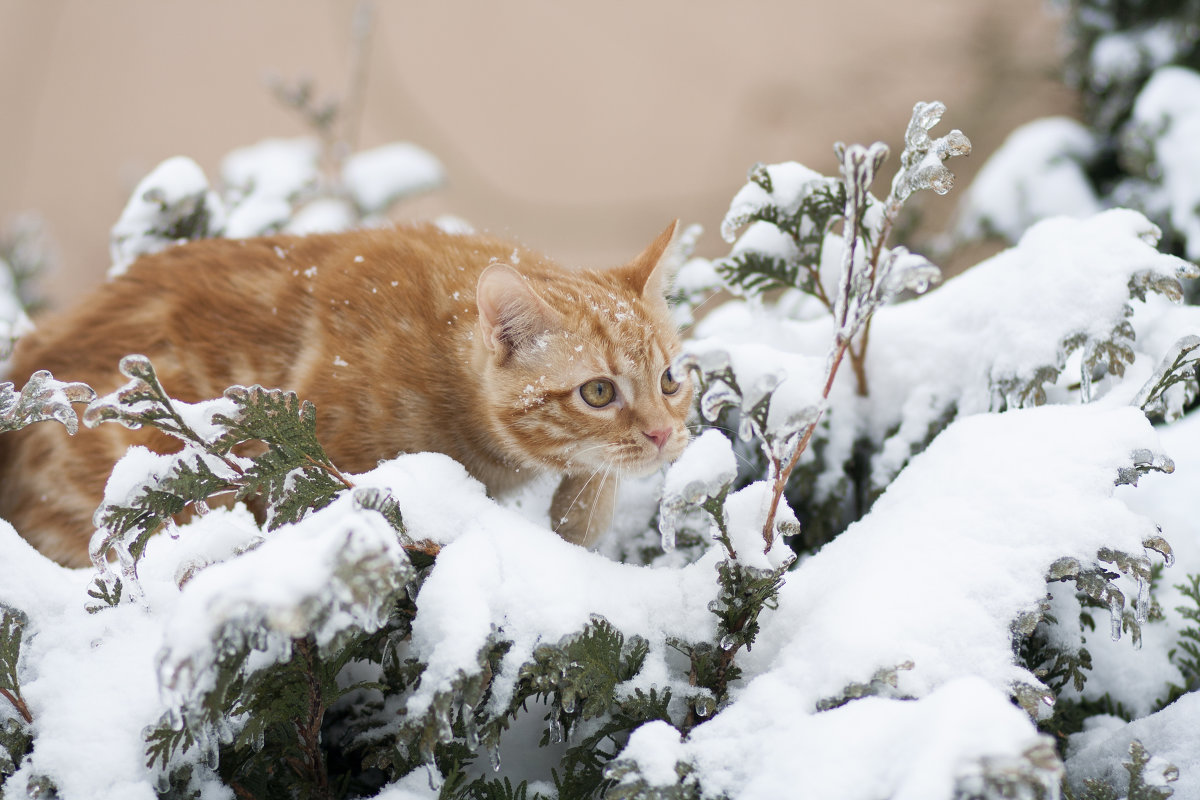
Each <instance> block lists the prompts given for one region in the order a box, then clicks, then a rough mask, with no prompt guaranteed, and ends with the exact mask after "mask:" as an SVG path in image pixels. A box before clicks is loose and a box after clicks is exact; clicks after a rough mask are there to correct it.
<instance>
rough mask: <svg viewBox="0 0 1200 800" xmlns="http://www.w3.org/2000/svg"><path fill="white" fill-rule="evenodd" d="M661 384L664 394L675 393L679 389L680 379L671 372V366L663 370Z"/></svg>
mask: <svg viewBox="0 0 1200 800" xmlns="http://www.w3.org/2000/svg"><path fill="white" fill-rule="evenodd" d="M659 384H660V385H661V386H662V391H663V394H675V393H676V392H678V391H679V381H677V380H675V376H674V375H672V374H671V368H670V367H668V368H667V369H665V370H663V374H662V379H661V380H660V381H659Z"/></svg>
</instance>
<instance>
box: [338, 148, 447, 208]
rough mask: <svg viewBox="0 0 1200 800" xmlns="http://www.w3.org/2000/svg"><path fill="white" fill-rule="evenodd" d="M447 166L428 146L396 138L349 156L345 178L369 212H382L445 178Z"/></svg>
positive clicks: (360, 204) (344, 180) (356, 197)
mask: <svg viewBox="0 0 1200 800" xmlns="http://www.w3.org/2000/svg"><path fill="white" fill-rule="evenodd" d="M445 179H446V178H445V170H444V169H443V168H442V165H441V163H440V162H439V161H438V160H437V159H436V158H435V157H434V156H433V155H432V154H431V153H429V152H428V151H427V150H425V149H423V148H421V147H418V146H417V145H415V144H410V143H408V142H394V143H392V144H386V145H382V146H380V147H376V148H373V149H371V150H363V151H361V152H359V153H355V154H354V155H352V156H350V157H349V158H347V159H346V163H345V166H344V167H343V168H342V181H343V182H344V183H345V185H346V188H347V190H349V192H350V196H351V197H353V198H354V202H355V203H356V204H357V205H358V207H359V208H360V209H362V211H363V212H364V214H366V215H372V214H380V213H382V212H384V211H386V210H387V207H388V206H389V205H391V204H392V203H394V202H395V201H396V200H398V199H400V198H402V197H405V196H407V195H410V194H415V193H417V192H423V191H427V190H429V189H432V188H434V187H436V186H440V185H441V184H442V183H444V182H445Z"/></svg>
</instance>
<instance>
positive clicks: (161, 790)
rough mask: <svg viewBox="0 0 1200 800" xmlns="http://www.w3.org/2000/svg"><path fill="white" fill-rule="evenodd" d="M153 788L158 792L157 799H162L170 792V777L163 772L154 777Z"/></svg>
mask: <svg viewBox="0 0 1200 800" xmlns="http://www.w3.org/2000/svg"><path fill="white" fill-rule="evenodd" d="M154 787H155V789H157V790H158V795H159V797H162V796H163V795H165V794H166V793H167V792H169V791H171V775H170V773H168V772H166V771H163V772H160V773H158V774H157V775H155V776H154Z"/></svg>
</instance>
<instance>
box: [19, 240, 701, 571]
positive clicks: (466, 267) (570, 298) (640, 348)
mask: <svg viewBox="0 0 1200 800" xmlns="http://www.w3.org/2000/svg"><path fill="white" fill-rule="evenodd" d="M674 230H675V225H674V224H672V225H671V226H670V227H668V228H667V230H665V231H664V232H663V233H662V234H661V235H660V236H659V237H658V239H657V240H655V242H654V243H653V244H651V245H650V246H649V247H648V248H647V249H646V250H645V251H644V252H643V253H642V254H641V255H639V256H638V257H637V258H635V259H634V260H633V261H631V262H630V263H629V264H627V265H625V266H622V267H619V268H615V269H608V270H585V269H567V268H564V267H561V266H558V265H556V264H554V263H553V262H551V261H549V260H548V259H546V258H545V257H543V256H541V255H538V254H536V253H534V252H531V251H529V250H526V249H525V248H523V247H521V246H519V245H514V244H513V243H511V242H506V241H503V240H500V239H495V238H492V237H490V236H483V235H474V234H469V235H468V234H450V233H446V232H443V231H440V230H438V229H436V228H433V227H419V228H401V227H398V228H393V229H380V230H363V231H354V232H349V233H342V234H330V235H312V236H306V237H294V236H271V237H265V238H259V239H247V240H227V239H206V240H200V241H196V242H191V243H188V244H182V245H178V246H175V247H171V248H168V249H167V250H164V251H162V252H159V253H156V254H153V255H148V256H143V257H142V258H140V259H139V260H138V261H137V262H136V263H134V264H133V265H132V266H131V267H130V269H129V270H128V271H127V272H126V273H125V274H124V275H122V276H120V277H118V278H116V279H114V280H112V281H110V282H108V283H106V284H104V285H103V286H102V287H100V288H99V289H98V290H97V291H96V292H95V293H94V294H93V295H92V296H91V297H90V298H88V299H86V300H85V301H83V302H82V304H81V305H80V306H79V307H77V308H76V309H75V310H73V311H71V312H69V313H66V314H64V315H62V316H59V317H58V318H54V319H47V320H44V321H42V322H41V323H40V324H39V326H38V328H37V330H36V331H34V332H33V333H31V334H29V335H28V336H26V337H25V338H24V339H22V340H21V341H20V343H19V344H18V346H17V348H16V353H15V355H14V361H13V369H12V374H11V378H10V379H11V380H13V381H14V382H15V383H16V385H17V386H21V385H22V384H23V383H24V381H25V380H26V379H27V378H28V377H29V375H30V374H31V373H32V372H33V371H35V370H38V369H49V370H50V371H51V372H53V373H54V376H55V377H56V378H59V379H60V380H73V381H83V382H85V383H88V384H89V385H91V386H92V387H93V388H94V389H96V391H97V392H99V393H100V394H105V393H108V392H110V391H112V390H114V389H115V388H117V387H118V386H120V385H121V384H123V383H124V379H123V378H122V377H121V376H120V374H119V373H118V372H117V363H118V362H119V361H120V359H121V357H123V356H125V355H127V354H130V353H140V354H143V355H146V356H148V357H149V358H150V359H151V361H152V362H153V363H154V366H155V368H156V370H157V372H158V375H159V378H160V379H161V381H162V384H163V386H164V387H165V388H166V390H167V391H168V392H169V393H171V395H172V396H173V397H176V398H178V399H180V400H184V401H187V402H195V401H199V400H204V399H208V398H212V397H219V396H220V395H221V393H222V392H223V391H224V390H225V388H226V387H228V386H231V385H234V384H242V385H247V386H248V385H251V384H255V383H258V384H261V385H263V386H267V387H273V388H274V387H278V388H284V389H290V390H292V391H295V392H296V393H297V394H299V396H300V397H301V398H303V399H307V400H311V401H312V402H313V403H315V404H316V407H317V423H318V428H317V433H318V437H319V438H320V440H321V442H322V444H323V445H324V446H325V448H326V450H327V452H328V453H329V456H330V458H331V459H332V460H333V462H334V463H335V464H337V465H338V466H339V468H341V469H342V470H345V471H347V472H362V471H366V470H369V469H371V468H373V467H374V466H375V465H376V464H377V463H378V462H379V461H381V460H384V459H388V458H392V457H394V456H396V455H398V454H400V453H406V452H419V451H427V450H432V451H438V452H442V453H445V454H447V455H449V456H451V457H453V458H455V459H456V460H458V461H459V462H461V463H462V464H463V465H464V466H465V467H466V468H467V470H468V471H469V472H470V473H471V474H472V475H474V476H475V477H476V478H478V479H479V480H480V481H482V482H483V483H484V484H485V485H486V486H487V489H488V492H489V493H490V494H492V495H497V494H501V493H503V492H506V491H508V490H510V489H513V488H515V487H517V486H519V485H521V484H522V483H525V482H526V481H528V480H529V479H531V478H533V477H534V476H536V475H538V474H541V473H544V472H546V471H553V472H555V473H559V474H561V475H562V479H561V482H560V484H559V486H558V489H557V490H556V491H555V493H554V497H553V501H552V504H551V519H552V522H553V525H554V527H555V529H556V530H557V531H558V532H559V534H560V535H562V536H563V538H565V539H567V540H568V541H572V542H576V543H579V544H582V545H584V546H589V545H591V544H592V543H593V542H595V541H596V539H597V538H598V537H599V535H600V534H601V533H603V532H604V531H605V530H606V529H607V528H608V526H609V524H610V523H611V518H612V514H613V504H614V500H615V493H616V487H617V483H618V478H619V476H620V475H622V474H646V473H649V472H652V471H654V470H655V469H658V468H659V467H660V466H661V465H663V464H664V463H666V462H668V461H670V460H672V459H674V458H676V457H677V456H678V455H679V454H680V452H682V450H683V448H684V446H685V445H686V443H687V438H688V434H687V431H686V428H685V427H684V418H685V417H686V415H687V412H688V407H689V405H690V399H691V394H692V389H691V387H690V385H688V384H687V383H686V382H683V383H680V382H678V381H676V380H675V379H674V378H673V377H672V376H671V373H670V369H669V367H670V364H671V360H672V358H674V356H675V355H676V354H677V353H678V351H679V346H680V345H679V339H678V336H677V333H676V330H675V325H674V324H673V322H672V321H671V317H670V315H669V313H668V310H667V305H666V302H665V300H664V298H663V292H664V289H665V283H666V279H667V276H665V275H664V274H663V273H664V271H665V267H664V265H663V263H662V262H663V261H664V259H663V254H664V252H665V251H666V250H667V248H668V246H669V244H670V242H671V238H672V236H673V234H674ZM132 444H142V445H145V446H147V447H149V448H151V449H153V450H157V451H159V452H171V451H174V450H177V449H178V444H177V443H176V442H174V440H172V439H169V438H168V437H166V436H165V435H163V434H161V433H158V432H156V431H148V430H144V429H143V430H134V431H131V430H127V429H125V428H123V427H121V426H119V425H114V424H106V425H101V426H99V427H98V428H95V429H81V430H80V432H79V433H78V434H77V435H76V436H75V437H69V436H68V435H67V433H66V431H65V430H64V429H63V428H62V427H61V426H57V425H48V424H43V425H34V426H32V427H29V428H26V429H25V430H22V431H18V432H15V433H10V434H5V435H3V436H0V517H3V518H5V519H7V520H8V521H10V522H12V523H13V525H14V526H15V527H16V528H17V530H18V531H20V533H21V534H22V535H23V536H25V537H26V538H27V539H28V540H29V541H30V542H32V543H33V544H34V545H35V546H36V547H37V548H39V549H40V550H42V552H44V553H45V554H46V555H48V556H50V557H52V558H55V559H57V560H58V561H60V562H62V563H64V564H67V565H71V566H82V565H86V564H88V563H89V557H88V542H89V539H90V537H91V536H92V534H93V532H94V528H93V525H92V514H93V512H94V511H95V510H96V507H97V506H98V505H99V504H100V502H101V499H102V497H103V489H104V484H105V481H106V480H107V477H108V474H109V472H110V471H111V469H112V465H113V464H114V463H115V462H116V461H117V460H118V459H119V458H120V457H121V455H122V454H123V453H124V452H125V450H126V449H127V448H128V447H129V446H130V445H132Z"/></svg>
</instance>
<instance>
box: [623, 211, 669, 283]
mask: <svg viewBox="0 0 1200 800" xmlns="http://www.w3.org/2000/svg"><path fill="white" fill-rule="evenodd" d="M678 228H679V220H675V221H674V222H672V223H671V224H670V225H668V226H667V227H666V229H665V230H664V231H663V232H662V233H660V234H659V235H658V238H657V239H655V240H654V241H653V242H651V243H650V246H649V247H647V248H646V249H645V250H643V251H642V252H641V253H639V254H638V256H637V258H635V259H634V260H633V261H630V262H629V263H628V264H626V265H625V266H624V267H622V268H621V270H622V272H623V273H624V277H625V280H626V282H628V283H629V285H630V286H631V287H633V290H634V291H635V292H637V293H639V294H641V295H643V296H650V295H661V294H662V293H663V290H664V289H665V287H666V285H667V283H669V282H670V280H671V278H672V277H673V276H672V275H671V274H669V273H672V272H673V271H674V268H675V267H676V266H677V265H676V264H675V263H674V261H675V259H673V258H671V253H670V247H671V242H672V241H673V240H674V238H675V231H676V230H677V229H678Z"/></svg>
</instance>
